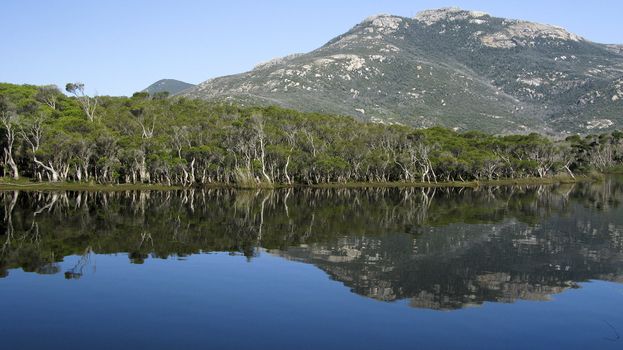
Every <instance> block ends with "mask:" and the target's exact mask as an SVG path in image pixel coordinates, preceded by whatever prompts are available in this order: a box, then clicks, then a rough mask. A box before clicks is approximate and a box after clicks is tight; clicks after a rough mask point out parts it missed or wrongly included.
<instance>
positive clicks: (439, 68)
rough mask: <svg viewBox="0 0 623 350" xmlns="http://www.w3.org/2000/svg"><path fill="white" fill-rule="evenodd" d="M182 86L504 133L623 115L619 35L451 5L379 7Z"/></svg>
mask: <svg viewBox="0 0 623 350" xmlns="http://www.w3.org/2000/svg"><path fill="white" fill-rule="evenodd" d="M180 95H181V96H187V97H198V98H203V99H210V100H228V101H235V102H238V103H243V104H261V105H269V104H277V105H281V106H284V107H289V108H294V109H299V110H304V111H317V112H327V113H338V114H345V115H352V116H355V117H357V118H359V119H362V120H366V121H373V122H382V123H401V124H410V125H414V126H418V127H426V126H432V125H444V126H447V127H452V128H455V129H456V130H483V131H489V132H496V133H507V132H529V131H539V132H548V133H552V134H560V133H575V132H580V133H583V132H595V131H598V130H604V131H605V130H609V129H613V128H617V127H621V126H622V125H623V53H622V51H621V46H617V45H604V44H598V43H594V42H591V41H589V40H587V39H584V38H582V37H580V36H578V35H575V34H573V33H569V32H567V31H566V30H564V29H562V28H560V27H556V26H551V25H545V24H538V23H531V22H526V21H520V20H512V19H504V18H497V17H492V16H490V15H488V14H486V13H483V12H475V11H464V10H460V9H457V8H445V9H437V10H429V11H424V12H421V13H419V14H417V16H416V17H414V18H405V17H398V16H391V15H378V16H373V17H370V18H367V19H365V20H364V21H363V22H361V23H359V24H358V25H356V26H355V27H353V28H352V29H351V30H349V31H348V32H347V33H345V34H343V35H340V36H338V37H336V38H334V39H332V40H331V41H329V42H328V43H327V44H325V45H324V46H322V47H320V48H319V49H317V50H314V51H312V52H309V53H306V54H296V55H291V56H287V57H283V58H279V59H275V60H272V61H269V62H266V63H262V64H259V65H257V66H256V67H255V68H254V69H253V70H252V71H250V72H246V73H242V74H237V75H232V76H226V77H220V78H215V79H211V80H208V81H206V82H203V83H201V84H199V85H197V86H195V87H193V88H191V89H187V90H185V91H183V92H182V93H180Z"/></svg>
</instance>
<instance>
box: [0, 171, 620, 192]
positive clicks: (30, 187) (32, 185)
mask: <svg viewBox="0 0 623 350" xmlns="http://www.w3.org/2000/svg"><path fill="white" fill-rule="evenodd" d="M618 174H623V169H621V172H620V173H618ZM603 177H604V175H603V174H598V173H593V174H590V175H584V176H576V177H575V178H572V177H570V176H565V175H559V176H553V177H545V178H537V177H531V178H520V179H499V180H483V181H451V182H436V183H435V182H431V183H428V182H401V181H400V182H399V181H395V182H346V183H326V184H316V185H310V186H308V185H298V184H297V185H292V186H290V185H285V184H267V183H260V184H257V185H256V186H249V185H247V186H243V187H240V186H235V185H227V184H208V185H205V186H204V187H206V188H237V189H279V188H290V187H310V188H384V187H385V188H392V187H397V188H409V187H424V188H427V187H438V188H440V187H472V188H473V187H480V186H514V185H553V184H563V183H576V182H585V181H599V180H602V179H603ZM183 188H184V187H182V186H167V185H154V184H96V183H80V182H34V181H31V180H29V179H20V180H18V181H14V180H7V179H0V191H12V190H23V191H148V190H151V191H170V190H179V189H183Z"/></svg>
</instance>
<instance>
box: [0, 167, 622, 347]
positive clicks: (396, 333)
mask: <svg viewBox="0 0 623 350" xmlns="http://www.w3.org/2000/svg"><path fill="white" fill-rule="evenodd" d="M0 196H1V200H2V213H1V214H2V219H3V220H2V224H1V229H2V230H1V231H0V233H1V235H0V246H1V247H0V248H1V251H0V310H1V312H0V337H1V339H2V345H0V348H2V349H41V348H46V349H49V348H59V349H85V348H86V349H111V348H117V349H121V348H124V349H125V348H150V349H180V348H206V349H207V348H210V349H211V348H214V349H240V348H257V349H267V348H270V349H347V348H352V349H398V348H400V349H405V348H408V349H465V348H469V349H525V348H530V349H554V348H565V349H587V348H592V349H622V348H623V340H622V339H621V334H623V312H622V311H623V284H622V282H623V207H622V206H621V203H622V201H623V178H616V177H608V178H606V180H605V181H603V182H599V183H592V184H589V183H577V184H565V185H550V186H517V187H513V186H507V187H481V188H474V189H470V188H465V189H460V188H437V189H432V188H428V189H426V188H424V189H422V188H410V189H397V188H368V189H306V188H294V189H281V190H275V191H267V190H258V191H248V190H231V189H206V190H200V189H195V190H185V191H182V190H177V191H146V192H145V191H143V192H141V191H124V192H79V191H69V192H34V191H5V192H0Z"/></svg>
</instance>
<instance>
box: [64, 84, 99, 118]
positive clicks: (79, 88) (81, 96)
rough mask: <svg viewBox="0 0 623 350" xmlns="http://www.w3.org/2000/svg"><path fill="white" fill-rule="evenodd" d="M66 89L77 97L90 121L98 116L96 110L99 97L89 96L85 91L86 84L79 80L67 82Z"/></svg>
mask: <svg viewBox="0 0 623 350" xmlns="http://www.w3.org/2000/svg"><path fill="white" fill-rule="evenodd" d="M65 90H66V91H67V92H69V93H70V94H72V95H74V96H75V97H76V99H77V100H78V102H79V103H80V105H81V106H82V110H83V111H84V113H85V114H86V116H87V119H88V120H89V121H94V120H95V118H96V115H95V111H96V109H97V105H98V103H99V97H98V96H95V97H89V96H87V95H86V94H85V93H84V84H83V83H79V82H76V83H67V85H65Z"/></svg>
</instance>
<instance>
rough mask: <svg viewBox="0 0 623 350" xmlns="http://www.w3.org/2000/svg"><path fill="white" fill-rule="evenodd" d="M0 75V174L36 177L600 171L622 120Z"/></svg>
mask: <svg viewBox="0 0 623 350" xmlns="http://www.w3.org/2000/svg"><path fill="white" fill-rule="evenodd" d="M66 90H67V92H68V93H70V95H71V96H68V95H65V94H64V93H63V92H61V91H60V90H59V89H58V88H57V87H56V86H33V85H14V84H6V83H3V84H0V113H1V115H0V117H1V125H0V147H2V150H3V154H2V158H1V159H0V161H1V162H2V169H3V175H4V176H5V177H11V178H13V179H18V178H20V177H26V178H30V179H33V180H34V181H53V182H56V181H71V182H94V183H102V184H119V183H149V184H165V185H182V186H193V185H202V184H210V183H220V184H231V185H237V186H242V187H247V186H250V187H252V186H265V185H267V186H270V185H274V184H306V185H309V184H322V183H334V182H339V183H345V182H393V181H404V182H439V181H473V180H496V179H518V178H526V177H541V178H544V177H549V176H554V175H557V174H561V173H564V174H567V175H569V176H572V177H573V176H575V175H576V174H582V173H587V172H590V171H594V170H596V171H606V170H608V169H610V168H611V167H613V166H616V165H618V164H620V163H621V161H622V160H623V133H621V132H619V131H615V132H611V133H606V134H601V135H588V136H579V135H573V136H569V137H567V138H566V139H560V140H554V139H551V138H548V137H546V136H543V135H539V134H527V135H502V136H496V135H488V134H484V133H481V132H477V131H468V132H456V131H453V130H449V129H445V128H441V127H434V128H430V129H415V128H412V127H409V126H402V125H386V124H374V123H364V122H360V121H357V120H354V119H352V118H350V117H344V116H335V115H326V114H319V113H301V112H297V111H293V110H288V109H283V108H279V107H245V106H237V105H233V104H228V103H214V102H206V101H202V100H193V99H185V98H175V97H168V96H167V95H166V94H156V95H149V94H147V93H140V92H139V93H135V94H134V95H133V96H132V97H109V96H101V97H90V96H87V95H85V94H84V85H83V84H81V83H70V84H67V86H66Z"/></svg>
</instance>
